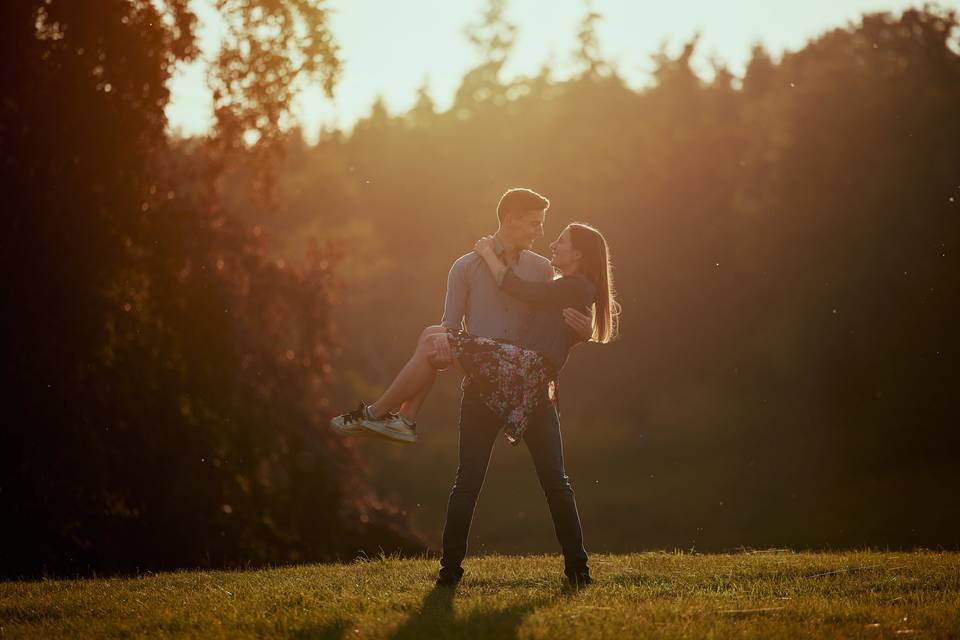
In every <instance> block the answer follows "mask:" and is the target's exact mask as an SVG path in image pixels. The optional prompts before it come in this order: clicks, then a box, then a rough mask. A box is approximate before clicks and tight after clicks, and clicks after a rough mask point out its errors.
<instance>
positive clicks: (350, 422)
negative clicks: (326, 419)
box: [330, 402, 375, 436]
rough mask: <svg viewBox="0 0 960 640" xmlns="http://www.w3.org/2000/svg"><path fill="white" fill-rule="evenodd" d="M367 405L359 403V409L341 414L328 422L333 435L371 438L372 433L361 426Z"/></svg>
mask: <svg viewBox="0 0 960 640" xmlns="http://www.w3.org/2000/svg"><path fill="white" fill-rule="evenodd" d="M366 409H367V405H365V404H364V403H362V402H361V403H360V407H359V408H357V409H355V410H354V411H348V412H347V413H342V414H340V415H339V416H336V417H335V418H332V419H331V420H330V428H331V429H333V431H334V433H336V434H337V435H340V436H372V435H375V433H374V432H372V431H370V430H369V429H367V428H366V427H365V426H363V420H364V419H365V418H366V415H367V414H366Z"/></svg>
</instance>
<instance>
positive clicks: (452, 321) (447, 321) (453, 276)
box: [440, 260, 468, 331]
mask: <svg viewBox="0 0 960 640" xmlns="http://www.w3.org/2000/svg"><path fill="white" fill-rule="evenodd" d="M467 292H468V287H467V282H466V278H465V277H464V271H463V265H462V264H461V262H460V261H459V260H458V261H457V262H454V263H453V266H452V267H450V273H449V274H447V295H446V298H445V299H444V301H443V319H442V320H440V324H441V325H442V326H444V327H446V328H447V329H453V330H454V331H457V330H459V329H462V328H463V316H464V314H465V313H466V311H467Z"/></svg>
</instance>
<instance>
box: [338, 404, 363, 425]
mask: <svg viewBox="0 0 960 640" xmlns="http://www.w3.org/2000/svg"><path fill="white" fill-rule="evenodd" d="M365 409H366V407H365V406H364V405H363V403H362V402H361V403H360V408H359V409H356V410H354V411H350V412H349V413H345V414H343V423H344V424H350V423H351V422H360V421H361V420H363V419H364V418H365V417H366V411H365Z"/></svg>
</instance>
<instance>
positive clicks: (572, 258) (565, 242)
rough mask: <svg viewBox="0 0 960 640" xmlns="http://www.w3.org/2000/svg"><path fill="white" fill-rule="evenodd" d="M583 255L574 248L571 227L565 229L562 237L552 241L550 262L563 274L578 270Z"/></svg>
mask: <svg viewBox="0 0 960 640" xmlns="http://www.w3.org/2000/svg"><path fill="white" fill-rule="evenodd" d="M581 257H583V254H582V253H580V252H579V251H577V250H576V249H574V248H573V243H572V242H571V241H570V227H567V228H566V229H564V230H563V233H561V234H560V237H559V238H557V239H556V240H554V241H553V242H551V243H550V264H552V265H553V267H554V268H555V269H558V270H559V271H560V272H561V273H563V274H569V273H573V272H574V271H576V270H577V268H579V266H580V258H581Z"/></svg>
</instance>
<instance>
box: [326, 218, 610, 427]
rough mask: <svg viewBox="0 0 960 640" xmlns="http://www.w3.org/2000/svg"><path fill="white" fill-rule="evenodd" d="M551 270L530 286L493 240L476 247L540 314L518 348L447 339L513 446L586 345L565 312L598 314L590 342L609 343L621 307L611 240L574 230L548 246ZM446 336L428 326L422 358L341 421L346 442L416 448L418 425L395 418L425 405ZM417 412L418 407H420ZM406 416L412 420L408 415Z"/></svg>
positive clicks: (581, 227)
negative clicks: (382, 440) (440, 338)
mask: <svg viewBox="0 0 960 640" xmlns="http://www.w3.org/2000/svg"><path fill="white" fill-rule="evenodd" d="M550 249H551V253H552V257H551V261H550V262H551V264H552V265H553V267H554V269H555V270H556V271H557V272H558V273H559V275H560V277H559V278H557V279H555V280H553V281H550V282H532V281H529V280H524V279H523V278H520V277H519V276H517V275H516V274H515V273H514V272H513V270H512V269H511V268H509V267H507V266H506V265H504V264H503V263H502V262H501V261H500V259H499V258H498V257H497V255H496V252H495V251H494V239H493V236H485V237H483V238H481V239H480V240H478V241H477V243H476V245H475V246H474V251H476V252H477V254H479V255H480V256H481V257H482V258H483V260H484V262H485V263H486V265H487V267H488V268H489V269H490V273H491V275H492V276H493V277H494V278H495V279H496V281H497V283H498V284H499V286H500V287H501V288H502V289H503V290H504V291H505V292H506V293H507V294H509V295H511V296H513V297H515V298H517V299H519V300H522V301H524V302H527V303H528V304H530V305H531V306H532V307H533V308H534V313H533V314H532V316H531V319H530V322H529V323H528V324H527V326H526V327H525V330H524V332H523V334H522V335H521V336H520V340H519V341H518V342H517V343H511V342H506V341H503V340H495V339H493V338H484V337H480V336H472V335H470V334H467V333H465V332H462V331H460V332H452V331H451V332H449V333H450V336H449V340H450V344H451V350H452V352H453V356H454V359H453V362H452V364H453V366H454V367H455V368H456V369H457V370H458V371H460V372H461V373H463V374H464V375H468V376H470V378H471V381H472V383H474V384H479V385H481V387H482V389H483V392H484V393H483V394H482V395H483V398H484V402H485V403H486V404H487V406H488V407H489V408H490V409H491V410H492V411H493V412H494V413H495V414H496V415H498V416H499V417H501V418H502V419H503V422H504V425H505V429H504V432H505V435H506V437H507V439H508V440H509V441H510V442H511V443H512V444H518V443H519V442H520V440H521V438H522V437H523V432H524V430H525V429H526V426H527V423H528V422H529V418H530V416H531V415H532V413H533V411H534V410H536V408H537V407H538V406H539V403H540V402H542V401H543V400H545V399H548V398H549V399H550V400H553V399H555V393H554V392H555V389H556V379H557V375H558V373H559V372H560V370H561V369H562V368H563V365H564V363H565V362H566V360H567V356H568V354H569V353H570V349H571V348H572V347H573V345H574V344H576V343H577V342H578V341H579V340H580V338H579V337H578V336H577V335H576V334H575V333H574V332H573V330H572V329H571V328H570V327H569V326H568V325H567V324H566V323H565V322H564V321H563V317H562V313H561V312H562V310H563V309H564V308H565V307H575V308H584V307H586V308H589V307H590V306H593V308H594V323H593V336H592V339H593V340H594V341H596V342H601V343H607V342H610V341H611V340H613V339H614V338H615V337H616V334H617V319H618V316H619V305H618V304H617V302H616V300H615V295H614V290H613V278H612V268H611V263H610V254H609V250H608V246H607V241H606V239H605V238H604V237H603V235H602V234H601V233H600V232H599V231H598V230H597V229H595V228H593V227H591V226H590V225H587V224H583V223H573V224H571V225H569V226H568V227H567V228H566V229H564V230H563V232H562V233H561V234H560V237H559V238H557V240H556V241H554V242H553V243H551V245H550ZM443 332H448V330H447V329H446V328H444V327H441V326H431V327H427V328H426V329H425V330H424V332H423V333H422V334H421V336H420V342H419V344H418V346H417V350H416V352H414V354H413V356H412V357H411V358H410V360H409V361H408V362H407V364H406V366H404V368H403V369H402V370H401V371H400V374H399V375H398V376H397V378H396V379H395V380H394V381H393V383H392V384H391V385H390V386H389V388H388V389H387V391H386V392H385V393H384V394H383V395H382V396H381V397H380V398H379V399H378V400H377V401H376V402H374V403H373V404H371V405H365V404H363V403H361V404H360V407H359V408H358V409H357V410H355V411H351V412H349V413H345V414H342V415H339V416H337V417H335V418H333V420H331V422H330V426H331V427H332V428H333V429H334V431H336V432H337V433H339V434H341V435H350V434H366V435H380V436H382V437H387V438H390V439H394V440H399V441H401V442H414V441H416V438H417V435H416V431H415V428H416V422H415V421H413V420H411V419H410V418H407V417H400V416H399V415H397V414H394V413H390V410H391V409H394V408H396V407H399V406H401V405H402V404H404V403H405V402H408V401H410V400H412V399H414V398H416V399H418V401H422V395H423V393H422V392H423V390H424V389H425V388H427V386H428V385H429V384H430V381H431V379H432V376H433V375H434V370H435V369H439V368H442V366H443V365H444V363H440V362H436V361H435V360H434V359H433V357H432V354H433V349H432V346H431V343H430V341H431V337H432V336H435V335H436V334H437V333H443ZM417 408H419V405H418V406H417ZM407 413H410V412H409V411H408V412H407Z"/></svg>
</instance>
